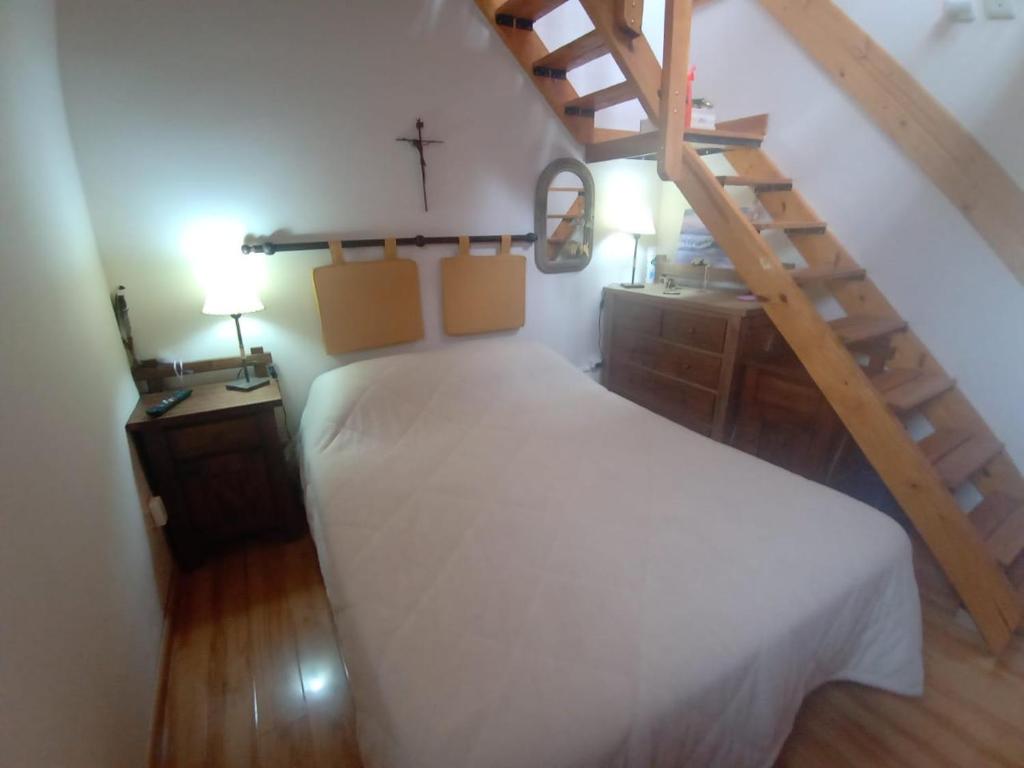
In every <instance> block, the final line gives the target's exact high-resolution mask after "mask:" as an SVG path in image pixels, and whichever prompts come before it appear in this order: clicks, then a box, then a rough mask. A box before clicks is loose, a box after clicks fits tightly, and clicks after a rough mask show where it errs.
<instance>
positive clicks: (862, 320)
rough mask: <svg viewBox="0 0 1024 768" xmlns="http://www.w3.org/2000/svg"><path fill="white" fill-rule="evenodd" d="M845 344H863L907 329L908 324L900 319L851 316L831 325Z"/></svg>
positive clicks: (835, 321)
mask: <svg viewBox="0 0 1024 768" xmlns="http://www.w3.org/2000/svg"><path fill="white" fill-rule="evenodd" d="M829 325H830V326H832V330H833V331H835V332H836V335H837V336H839V340H840V341H842V342H843V343H844V344H848V345H852V344H863V343H864V342H868V341H874V340H875V339H881V338H884V337H885V336H889V335H891V334H893V333H897V332H899V331H902V330H904V329H906V327H907V323H906V321H905V320H901V319H900V318H898V317H873V316H872V315H850V316H849V317H841V318H839V319H838V320H833V321H831V322H830V323H829Z"/></svg>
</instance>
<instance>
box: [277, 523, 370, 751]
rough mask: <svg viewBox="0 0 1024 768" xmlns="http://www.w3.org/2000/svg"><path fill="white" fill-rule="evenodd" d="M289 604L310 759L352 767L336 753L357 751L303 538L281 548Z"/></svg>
mask: <svg viewBox="0 0 1024 768" xmlns="http://www.w3.org/2000/svg"><path fill="white" fill-rule="evenodd" d="M285 563H286V568H285V573H286V574H287V578H288V591H289V601H288V603H289V608H290V611H291V617H292V624H293V626H294V627H295V633H296V639H297V650H298V661H299V672H300V675H301V677H302V688H303V697H304V699H305V703H306V711H307V713H308V716H309V724H310V730H311V733H312V749H313V753H314V755H315V765H318V766H325V768H327V767H328V766H334V767H336V768H347V766H350V765H351V766H353V768H357V766H358V763H351V761H349V762H342V763H338V761H337V755H344V754H352V753H354V752H357V750H358V748H357V747H356V742H355V731H354V729H353V728H352V713H351V712H350V711H349V709H350V705H349V703H350V697H349V695H348V694H349V692H348V679H347V677H346V673H345V666H344V664H342V661H341V657H340V656H339V655H338V645H337V641H336V640H335V631H334V622H333V618H332V615H331V608H330V605H329V603H328V602H327V595H326V593H325V591H324V587H323V582H322V581H321V577H320V570H319V566H318V564H317V559H316V551H315V548H314V546H313V542H312V541H311V540H309V539H305V540H303V541H302V542H298V543H297V545H296V546H292V547H289V548H288V550H287V552H286V554H285Z"/></svg>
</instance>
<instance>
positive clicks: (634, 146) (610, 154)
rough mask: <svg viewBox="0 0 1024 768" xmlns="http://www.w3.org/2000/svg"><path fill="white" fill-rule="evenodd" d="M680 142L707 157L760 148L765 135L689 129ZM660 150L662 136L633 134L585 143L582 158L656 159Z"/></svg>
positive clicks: (649, 132) (591, 161)
mask: <svg viewBox="0 0 1024 768" xmlns="http://www.w3.org/2000/svg"><path fill="white" fill-rule="evenodd" d="M683 139H684V140H685V141H687V142H688V143H690V144H695V145H698V146H696V147H695V148H694V149H695V150H696V152H697V154H698V155H710V154H717V153H719V152H722V151H723V147H755V148H756V147H760V146H761V142H762V141H764V136H762V135H760V134H758V133H748V132H744V131H710V130H704V129H700V128H689V129H687V131H686V132H685V133H684V134H683ZM660 147H661V133H659V132H658V131H647V132H646V133H634V134H631V135H629V136H621V137H619V138H617V139H608V140H607V141H596V142H591V143H590V144H587V148H586V154H585V156H584V159H585V160H586V161H587V162H588V163H600V162H604V161H605V160H620V159H623V158H636V159H644V160H656V159H657V158H658V150H659V149H660Z"/></svg>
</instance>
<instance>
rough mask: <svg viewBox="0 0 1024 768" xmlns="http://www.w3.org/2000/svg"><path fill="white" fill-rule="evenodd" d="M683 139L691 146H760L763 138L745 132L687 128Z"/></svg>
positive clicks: (759, 135) (756, 134) (757, 134)
mask: <svg viewBox="0 0 1024 768" xmlns="http://www.w3.org/2000/svg"><path fill="white" fill-rule="evenodd" d="M683 139H684V140H685V141H688V142H689V143H691V144H737V145H740V146H754V147H759V146H761V144H762V142H764V136H762V135H761V134H759V133H749V132H746V131H719V130H712V129H710V128H687V129H686V133H685V134H683Z"/></svg>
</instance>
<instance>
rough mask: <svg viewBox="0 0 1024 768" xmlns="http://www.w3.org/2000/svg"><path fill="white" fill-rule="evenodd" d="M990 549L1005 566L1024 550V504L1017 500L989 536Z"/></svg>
mask: <svg viewBox="0 0 1024 768" xmlns="http://www.w3.org/2000/svg"><path fill="white" fill-rule="evenodd" d="M988 549H989V552H991V553H992V556H993V557H994V558H995V559H996V560H998V561H999V563H1000V564H1001V565H1002V566H1004V567H1007V566H1009V565H1011V564H1012V563H1013V561H1014V560H1016V559H1017V556H1018V555H1019V554H1020V553H1021V552H1024V504H1022V503H1021V502H1019V501H1018V502H1016V505H1015V506H1014V508H1013V510H1012V511H1011V512H1010V514H1009V515H1007V516H1006V519H1004V520H1003V522H1002V523H1001V524H1000V526H999V527H998V528H996V530H995V531H993V532H992V535H991V536H989V537H988Z"/></svg>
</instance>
